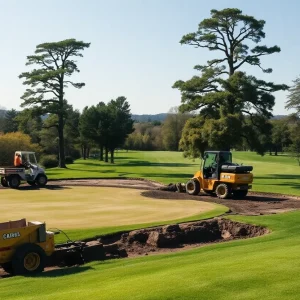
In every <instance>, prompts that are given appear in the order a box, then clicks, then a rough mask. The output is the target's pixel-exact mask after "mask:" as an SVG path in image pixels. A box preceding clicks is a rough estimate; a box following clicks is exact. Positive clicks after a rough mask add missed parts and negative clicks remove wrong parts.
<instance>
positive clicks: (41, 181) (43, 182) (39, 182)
mask: <svg viewBox="0 0 300 300" xmlns="http://www.w3.org/2000/svg"><path fill="white" fill-rule="evenodd" d="M35 181H36V184H37V185H38V186H45V185H46V184H47V182H48V178H47V176H46V175H45V174H40V175H38V176H37V179H36V180H35Z"/></svg>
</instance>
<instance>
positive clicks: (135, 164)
mask: <svg viewBox="0 0 300 300" xmlns="http://www.w3.org/2000/svg"><path fill="white" fill-rule="evenodd" d="M194 165H195V164H187V163H158V162H150V161H147V160H130V161H128V162H126V163H118V166H125V167H126V166H128V167H190V166H194Z"/></svg>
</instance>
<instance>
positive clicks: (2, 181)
mask: <svg viewBox="0 0 300 300" xmlns="http://www.w3.org/2000/svg"><path fill="white" fill-rule="evenodd" d="M1 185H2V186H3V187H8V182H7V180H6V178H5V177H1Z"/></svg>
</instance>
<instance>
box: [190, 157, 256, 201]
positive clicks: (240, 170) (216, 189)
mask: <svg viewBox="0 0 300 300" xmlns="http://www.w3.org/2000/svg"><path fill="white" fill-rule="evenodd" d="M252 170H253V167H252V166H243V165H237V164H234V163H232V154H231V152H229V151H206V152H205V153H204V157H203V160H202V163H201V167H200V171H198V172H196V174H195V175H194V177H193V179H191V180H189V181H188V182H187V183H186V192H187V193H188V194H190V195H197V194H199V192H200V190H203V191H204V192H206V193H208V194H213V193H215V194H216V195H217V196H218V197H219V198H221V199H226V198H229V197H231V196H233V197H235V198H243V197H245V196H246V195H247V193H248V190H249V189H251V188H252V185H251V183H252V182H253V174H252V173H251V171H252Z"/></svg>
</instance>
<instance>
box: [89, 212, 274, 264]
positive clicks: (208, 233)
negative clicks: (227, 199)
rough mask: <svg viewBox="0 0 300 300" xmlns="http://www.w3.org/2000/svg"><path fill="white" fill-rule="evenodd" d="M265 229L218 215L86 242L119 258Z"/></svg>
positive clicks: (208, 241) (166, 250) (188, 245)
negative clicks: (215, 217)
mask: <svg viewBox="0 0 300 300" xmlns="http://www.w3.org/2000/svg"><path fill="white" fill-rule="evenodd" d="M266 233H268V230H267V229H266V228H263V227H259V226H254V225H249V224H242V223H238V222H233V221H231V220H227V219H221V218H219V219H211V220H205V221H198V222H191V223H183V224H175V225H167V226H160V227H153V228H147V229H140V230H134V231H130V232H125V233H123V234H120V233H118V234H115V235H107V236H103V237H101V238H99V239H98V240H97V241H90V242H87V246H88V247H87V248H89V247H94V249H95V251H96V252H97V251H100V252H101V255H100V256H101V257H103V253H104V255H105V258H120V257H127V256H137V255H148V254H150V253H153V252H155V253H159V252H170V251H176V250H179V249H182V248H190V247H192V246H199V245H201V244H207V243H215V242H222V241H225V240H233V239H240V238H248V237H255V236H260V235H263V234H266ZM97 249H98V250H97ZM100 252H99V253H100ZM93 256H94V257H96V256H97V254H95V253H94V254H93Z"/></svg>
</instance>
